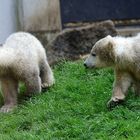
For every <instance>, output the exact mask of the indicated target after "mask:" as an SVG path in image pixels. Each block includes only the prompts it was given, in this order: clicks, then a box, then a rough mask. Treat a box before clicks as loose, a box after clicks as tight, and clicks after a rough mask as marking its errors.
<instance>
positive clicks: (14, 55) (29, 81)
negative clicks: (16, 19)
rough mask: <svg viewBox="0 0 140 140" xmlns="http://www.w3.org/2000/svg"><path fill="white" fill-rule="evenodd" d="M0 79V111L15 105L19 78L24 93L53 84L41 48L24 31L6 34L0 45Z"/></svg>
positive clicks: (36, 90) (33, 38) (52, 78)
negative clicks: (1, 101) (1, 98)
mask: <svg viewBox="0 0 140 140" xmlns="http://www.w3.org/2000/svg"><path fill="white" fill-rule="evenodd" d="M0 81H1V90H2V94H3V97H4V105H3V106H2V107H1V110H0V111H1V112H9V111H11V110H12V109H13V108H14V107H15V106H16V105H17V93H18V84H19V81H21V82H23V83H25V86H26V93H27V94H28V95H30V94H32V93H39V92H41V88H46V87H49V86H51V85H53V84H54V76H53V72H52V70H51V68H50V66H49V64H48V62H47V57H46V53H45V49H44V48H43V46H42V44H41V43H40V42H39V40H38V39H37V38H35V37H34V36H33V35H31V34H29V33H24V32H18V33H14V34H12V35H10V37H8V39H7V40H6V42H5V43H4V44H3V45H2V46H1V47H0Z"/></svg>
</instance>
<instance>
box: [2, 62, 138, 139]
mask: <svg viewBox="0 0 140 140" xmlns="http://www.w3.org/2000/svg"><path fill="white" fill-rule="evenodd" d="M54 73H55V78H56V84H55V86H54V87H52V88H50V89H49V90H48V91H47V92H45V93H42V94H40V95H37V96H35V97H32V98H31V99H30V100H28V101H24V100H21V103H20V104H19V106H18V108H17V109H16V110H15V111H13V112H11V113H8V114H0V140H95V139H98V140H118V139H119V140H124V139H129V140H139V139H140V99H139V98H136V97H135V96H134V95H133V94H129V96H128V97H127V100H126V102H125V105H124V106H119V107H116V108H114V109H113V110H111V111H109V110H107V108H106V103H107V101H108V100H109V99H110V97H111V91H112V83H113V80H114V77H113V70H111V69H106V70H103V69H102V70H85V69H84V67H83V64H82V62H64V63H61V64H59V65H58V66H56V67H55V68H54ZM23 90H24V89H21V91H23Z"/></svg>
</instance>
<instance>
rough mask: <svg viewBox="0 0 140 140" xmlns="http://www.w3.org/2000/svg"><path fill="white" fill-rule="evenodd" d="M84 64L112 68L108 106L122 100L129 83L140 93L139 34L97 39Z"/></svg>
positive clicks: (91, 66) (112, 105) (129, 85)
mask: <svg viewBox="0 0 140 140" xmlns="http://www.w3.org/2000/svg"><path fill="white" fill-rule="evenodd" d="M84 65H85V67H87V68H88V67H90V68H103V67H112V68H114V71H115V81H114V84H113V91H112V97H111V99H110V101H109V102H108V107H109V108H112V107H114V106H116V105H118V104H120V103H122V102H123V101H124V99H125V97H126V95H127V91H128V88H129V87H131V85H133V89H134V91H135V93H136V94H138V95H140V34H138V35H137V36H133V37H121V36H117V37H111V36H107V37H105V38H103V39H101V40H99V41H97V42H96V43H95V45H94V46H93V48H92V50H91V53H90V55H89V57H88V58H87V59H86V60H85V62H84Z"/></svg>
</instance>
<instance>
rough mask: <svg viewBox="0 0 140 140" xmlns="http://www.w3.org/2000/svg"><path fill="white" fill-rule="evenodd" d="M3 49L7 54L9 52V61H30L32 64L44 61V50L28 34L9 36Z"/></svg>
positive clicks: (38, 42)
mask: <svg viewBox="0 0 140 140" xmlns="http://www.w3.org/2000/svg"><path fill="white" fill-rule="evenodd" d="M3 47H4V48H5V50H7V52H8V51H9V53H10V55H9V57H10V58H12V59H13V60H11V61H17V60H18V59H22V60H23V59H27V60H29V59H30V60H32V63H33V62H34V61H35V62H36V59H37V61H38V63H39V60H41V59H44V58H45V59H46V54H45V50H44V48H43V46H42V44H41V43H40V41H39V40H38V39H37V38H35V37H34V36H33V35H31V34H30V33H25V32H18V33H14V34H12V35H10V36H9V37H8V39H7V40H6V42H5V44H4V45H3ZM11 55H12V56H11ZM7 57H8V54H7ZM10 58H9V59H10ZM34 59H35V60H34Z"/></svg>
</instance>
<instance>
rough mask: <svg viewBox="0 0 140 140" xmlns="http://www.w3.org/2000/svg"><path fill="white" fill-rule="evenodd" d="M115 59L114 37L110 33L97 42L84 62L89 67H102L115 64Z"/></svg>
mask: <svg viewBox="0 0 140 140" xmlns="http://www.w3.org/2000/svg"><path fill="white" fill-rule="evenodd" d="M114 61H115V54H114V40H113V37H111V36H110V35H108V36H107V37H105V38H103V39H100V40H99V41H97V42H96V43H95V45H94V46H93V48H92V50H91V52H90V55H89V56H88V58H87V59H86V60H85V62H84V66H85V67H87V68H102V67H108V66H113V64H114Z"/></svg>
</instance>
